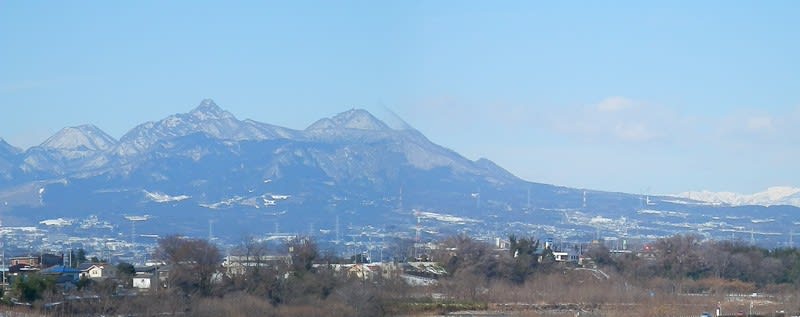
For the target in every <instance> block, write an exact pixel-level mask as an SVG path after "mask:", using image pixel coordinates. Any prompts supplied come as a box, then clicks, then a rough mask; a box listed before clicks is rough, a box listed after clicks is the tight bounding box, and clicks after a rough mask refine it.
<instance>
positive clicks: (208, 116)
mask: <svg viewBox="0 0 800 317" xmlns="http://www.w3.org/2000/svg"><path fill="white" fill-rule="evenodd" d="M189 114H191V115H192V116H193V117H195V118H197V119H198V120H218V119H225V118H234V116H233V115H232V114H231V113H230V112H227V111H225V110H223V109H222V108H220V107H219V106H217V104H216V103H215V102H214V100H212V99H203V101H202V102H200V105H199V106H197V108H194V110H192V111H191V112H189Z"/></svg>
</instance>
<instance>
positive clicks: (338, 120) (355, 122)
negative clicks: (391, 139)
mask: <svg viewBox="0 0 800 317" xmlns="http://www.w3.org/2000/svg"><path fill="white" fill-rule="evenodd" d="M324 129H356V130H391V128H390V127H389V126H388V125H386V123H384V122H383V121H381V120H378V118H375V116H373V115H372V114H371V113H369V112H368V111H366V110H363V109H351V110H348V111H345V112H342V113H340V114H337V115H336V116H334V117H333V118H323V119H320V120H318V121H317V122H314V123H313V124H312V125H310V126H309V127H308V128H307V129H306V130H324Z"/></svg>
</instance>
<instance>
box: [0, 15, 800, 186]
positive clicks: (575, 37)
mask: <svg viewBox="0 0 800 317" xmlns="http://www.w3.org/2000/svg"><path fill="white" fill-rule="evenodd" d="M551 2H552V3H551ZM551 2H534V1H520V2H486V1H484V2H465V1H456V2H450V1H427V2H413V1H397V2H388V3H377V2H372V1H359V2H347V1H345V2H323V1H319V2H316V1H314V2H311V1H309V2H306V1H289V2H263V1H254V2H234V3H231V2H224V3H223V2H218V3H214V2H206V1H169V2H166V1H139V2H119V1H78V2H55V1H54V2H32V1H16V2H12V1H3V2H0V109H1V110H0V137H2V138H4V139H6V140H7V141H9V142H10V143H12V144H14V145H16V146H18V147H22V148H27V147H29V146H32V145H36V144H38V143H40V142H42V141H43V140H44V139H45V138H46V137H48V136H49V135H51V134H53V133H55V132H56V131H57V130H59V129H60V128H62V127H65V126H74V125H79V124H84V123H92V124H95V125H97V126H99V127H100V128H102V129H103V130H105V131H106V132H108V133H109V134H111V135H112V136H114V137H116V138H119V137H120V136H122V134H124V133H125V132H127V131H128V130H129V129H131V128H132V127H134V126H135V125H136V124H139V123H142V122H144V121H151V120H158V119H160V118H163V117H165V116H167V115H170V114H173V113H179V112H186V111H188V110H190V109H191V108H193V107H194V106H196V105H197V104H198V103H199V102H200V100H202V99H203V98H213V99H214V100H216V102H217V103H218V104H219V105H220V106H222V107H223V108H225V109H227V110H229V111H231V112H232V113H234V114H235V115H236V116H238V117H240V118H252V119H255V120H258V121H263V122H268V123H272V124H278V125H282V126H287V127H290V128H297V129H302V128H305V127H306V126H307V125H309V124H310V123H312V122H313V121H315V120H316V119H318V118H320V117H323V116H330V115H334V114H336V113H338V112H341V111H345V110H347V109H350V108H353V107H357V108H365V109H368V110H370V111H373V112H375V113H377V114H380V113H385V112H386V109H391V110H392V111H394V112H395V113H397V114H398V115H399V116H401V117H402V118H404V119H405V120H406V121H408V122H409V123H410V124H411V125H412V126H414V127H415V128H417V129H418V130H420V131H422V132H423V133H424V134H426V135H427V136H428V137H429V138H430V139H431V140H432V141H434V142H436V143H439V144H441V145H444V146H446V147H449V148H452V149H454V150H456V151H458V152H460V153H462V154H464V155H465V156H467V157H469V158H471V159H477V158H479V157H487V158H490V159H492V160H494V161H495V162H497V163H498V164H500V165H501V166H503V167H505V168H507V169H509V170H510V171H511V172H513V173H515V174H517V175H518V176H521V177H523V178H525V179H528V180H531V181H537V182H546V183H553V184H559V185H566V186H576V187H586V188H595V189H603V190H615V191H626V192H636V193H675V192H681V191H686V190H700V189H709V190H715V191H736V192H755V191H760V190H763V189H765V188H766V187H769V186H775V185H789V186H800V168H798V167H797V162H798V158H800V147H798V144H800V128H798V127H800V89H799V88H798V87H800V62H798V58H797V56H800V41H798V35H797V34H798V29H800V22H797V19H796V17H797V16H798V14H800V3H798V2H796V1H760V2H753V1H703V2H702V3H700V2H699V1H671V2H668V3H667V2H665V3H650V2H644V1H608V2H602V3H601V2H599V1H598V2H589V3H586V2H584V3H581V2H562V1H558V2H553V1H551Z"/></svg>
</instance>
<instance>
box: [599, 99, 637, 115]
mask: <svg viewBox="0 0 800 317" xmlns="http://www.w3.org/2000/svg"><path fill="white" fill-rule="evenodd" d="M635 106H636V102H634V101H633V100H631V99H628V98H625V97H620V96H615V97H608V98H606V99H603V101H601V102H600V103H598V104H597V110H598V111H602V112H616V111H622V110H625V109H629V108H633V107H635Z"/></svg>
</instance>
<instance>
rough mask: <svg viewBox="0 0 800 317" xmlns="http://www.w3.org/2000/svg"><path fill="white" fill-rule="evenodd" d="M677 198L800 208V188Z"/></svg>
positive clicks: (698, 193)
mask: <svg viewBox="0 0 800 317" xmlns="http://www.w3.org/2000/svg"><path fill="white" fill-rule="evenodd" d="M676 196H677V197H682V198H688V199H693V200H697V201H704V202H708V203H714V204H727V205H732V206H743V205H762V206H773V205H791V206H795V207H800V188H795V187H788V186H775V187H770V188H767V189H766V190H764V191H761V192H758V193H754V194H738V193H732V192H712V191H707V190H704V191H699V192H684V193H680V194H677V195H676Z"/></svg>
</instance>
